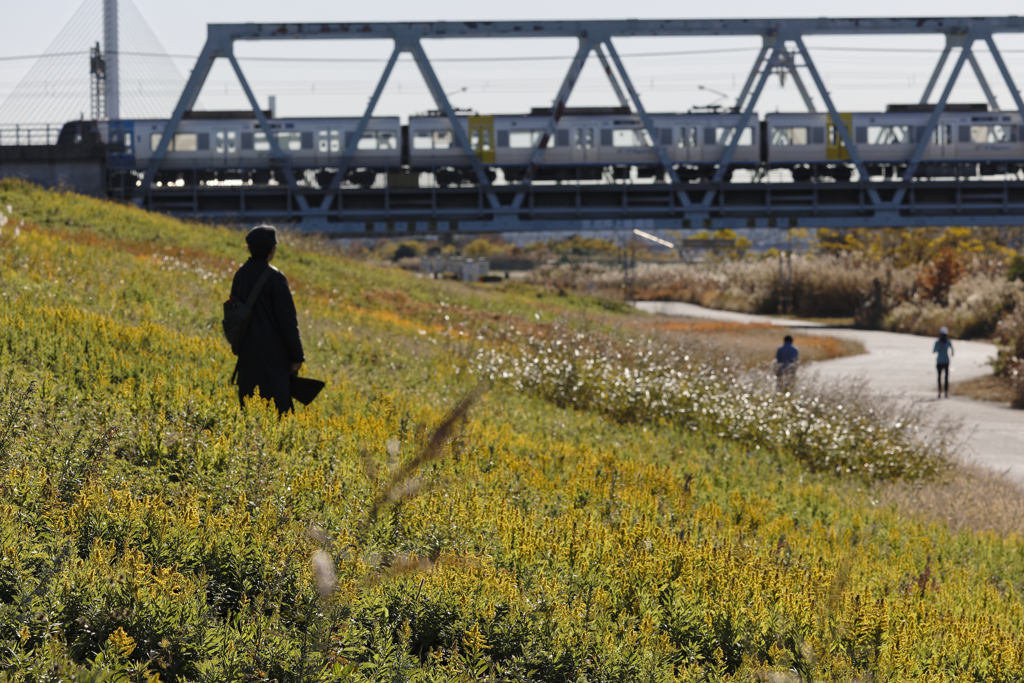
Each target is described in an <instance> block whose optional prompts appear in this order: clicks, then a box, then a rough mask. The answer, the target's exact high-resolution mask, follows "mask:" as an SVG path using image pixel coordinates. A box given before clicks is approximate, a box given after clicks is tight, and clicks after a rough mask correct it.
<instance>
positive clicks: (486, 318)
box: [0, 181, 1024, 682]
mask: <svg viewBox="0 0 1024 683" xmlns="http://www.w3.org/2000/svg"><path fill="white" fill-rule="evenodd" d="M7 204H10V205H12V207H13V217H12V219H11V221H9V222H8V223H7V225H6V226H4V227H3V228H2V234H0V371H2V382H3V384H2V391H3V394H2V396H0V552H2V556H3V561H2V566H0V672H3V673H2V674H0V675H3V676H6V677H9V678H12V679H16V680H42V679H43V678H44V677H47V676H48V677H49V678H50V679H51V680H53V679H58V678H64V679H71V678H79V679H82V680H85V679H88V680H106V679H107V678H109V679H111V680H114V679H120V680H123V675H124V674H125V673H126V674H127V675H128V676H130V677H131V678H133V679H139V680H143V679H146V678H147V677H156V676H159V677H160V679H161V680H225V681H226V680H269V679H277V680H382V679H385V678H387V679H397V678H403V677H411V678H412V679H414V680H437V681H448V680H452V681H454V680H477V679H482V678H485V677H486V678H488V679H489V680H510V681H511V680H548V681H563V680H579V681H582V680H622V681H627V680H629V681H634V680H708V681H745V680H751V679H762V680H773V681H784V680H792V681H796V680H800V679H798V678H797V676H798V675H799V676H800V677H802V680H804V681H808V680H816V681H853V680H861V681H866V680H876V681H882V680H893V681H897V680H898V681H922V682H923V681H954V680H956V681H960V680H990V681H1006V682H1009V681H1019V680H1021V678H1022V677H1024V647H1022V642H1021V636H1020V634H1021V632H1022V631H1024V612H1022V609H1021V602H1020V597H1019V596H1020V594H1021V591H1022V588H1024V586H1022V585H1021V584H1022V582H1024V580H1022V577H1024V571H1022V570H1024V542H1022V540H1021V539H1020V537H1019V536H1017V535H1014V534H1012V533H1011V534H1008V535H997V534H995V533H993V532H978V531H972V530H970V529H962V530H959V531H956V532H954V531H951V530H950V526H949V525H948V524H946V523H944V522H941V521H929V520H927V519H920V518H915V517H911V516H909V515H908V514H906V513H905V512H904V510H905V507H906V506H905V505H901V504H879V503H878V500H879V499H880V497H881V496H882V495H883V494H884V495H886V496H889V494H890V492H891V491H892V490H893V487H899V486H901V485H902V484H901V483H900V482H902V481H916V480H918V478H920V477H941V476H943V475H944V474H948V469H947V467H946V466H945V464H944V463H943V460H942V458H941V457H940V456H941V452H940V451H939V450H929V449H925V448H921V447H919V446H915V445H914V444H913V443H911V442H909V441H908V440H907V438H908V435H907V432H906V428H905V426H904V425H902V424H900V423H899V422H897V420H899V419H900V418H899V417H898V416H893V415H886V414H879V412H877V411H876V412H874V413H870V412H867V411H866V410H864V409H862V408H861V407H859V406H856V405H852V406H851V405H845V406H840V405H838V404H837V403H835V402H832V401H829V400H828V397H827V396H810V395H799V396H792V397H780V396H775V395H772V394H766V393H763V392H760V391H759V390H758V387H757V386H754V385H751V384H749V383H748V382H747V380H746V379H744V378H743V377H741V376H740V375H739V374H737V372H736V370H737V368H736V366H735V365H729V364H726V363H723V362H721V359H716V358H715V357H714V352H713V350H709V349H706V348H704V349H702V348H699V344H697V343H696V342H695V341H694V338H693V337H684V338H682V340H681V339H680V338H679V337H678V336H673V335H672V333H671V331H660V332H652V333H651V334H646V333H644V331H643V329H641V328H642V326H643V325H644V324H646V323H638V322H635V321H637V320H639V319H640V318H639V316H636V315H635V314H632V313H626V312H621V311H615V310H608V307H607V305H605V304H601V303H600V302H598V301H596V300H593V299H587V298H585V297H572V296H567V297H559V296H551V295H547V294H545V293H543V292H539V291H536V290H533V289H530V288H524V287H520V288H510V289H509V290H508V291H502V292H495V291H489V290H486V289H484V288H481V287H476V286H466V285H461V284H459V283H452V282H435V281H428V280H421V279H416V278H414V277H412V276H410V275H407V274H404V273H401V272H396V271H389V270H383V269H376V268H372V267H367V266H363V265H360V264H358V263H354V262H351V261H347V260H344V259H341V258H338V257H337V256H335V255H334V254H333V253H332V252H331V250H330V249H328V248H326V247H325V246H323V245H319V244H317V243H316V242H315V241H311V240H297V239H291V240H289V243H288V244H287V245H286V246H284V247H282V249H281V250H280V255H279V260H278V261H277V262H276V264H277V265H278V266H279V267H280V268H281V269H282V270H283V271H284V272H285V273H286V274H287V275H288V277H289V280H290V283H291V285H292V287H293V290H294V293H295V296H296V300H297V304H298V308H299V312H300V323H301V325H302V333H303V335H304V339H305V344H306V346H307V349H308V351H307V355H308V358H309V361H308V374H309V375H311V376H316V377H321V378H324V379H326V380H327V381H328V383H329V385H328V389H327V390H325V393H324V395H322V396H321V398H320V399H318V400H317V402H316V403H314V404H313V405H312V406H310V407H309V408H305V409H300V410H299V411H298V413H297V414H296V415H294V416H290V417H286V418H285V419H284V420H281V421H278V420H277V419H276V415H274V414H273V413H272V412H270V411H268V410H267V409H266V408H265V407H260V406H253V407H251V408H249V409H247V410H246V411H244V412H242V411H239V410H238V407H237V402H236V399H235V397H234V395H233V393H232V390H231V388H230V387H228V386H227V383H226V379H227V377H228V375H229V374H230V369H231V364H232V360H233V359H232V357H231V356H230V353H229V351H228V350H227V348H226V344H225V343H224V342H223V341H222V340H221V339H220V334H219V330H218V320H219V315H218V309H219V304H220V301H222V300H223V298H224V296H225V293H226V291H227V288H228V285H229V281H230V276H231V274H232V272H233V270H234V268H235V267H236V263H235V261H238V260H240V259H241V257H242V254H243V252H242V249H241V248H240V245H241V239H240V235H239V234H238V233H237V232H232V231H229V230H226V229H216V228H208V227H203V226H192V225H186V224H182V223H179V222H176V221H173V220H170V219H167V218H163V217H160V216H153V215H148V214H145V213H143V212H141V211H137V210H134V209H128V208H123V207H117V206H113V205H109V204H104V203H100V202H96V201H93V200H89V199H83V198H80V197H75V196H70V195H61V194H54V193H46V192H42V191H39V190H37V189H34V188H30V187H27V186H24V185H21V184H18V183H12V182H9V181H4V182H3V183H0V205H7ZM22 220H24V223H23V224H22V223H21V221H22ZM638 326H639V327H638ZM691 343H693V345H694V349H695V350H694V351H693V355H692V357H691V354H690V353H689V352H688V350H689V347H688V346H687V345H688V344H691ZM491 377H493V379H490V378H491ZM481 379H484V382H483V383H482V384H481V383H480V382H481ZM474 387H482V388H484V389H487V391H485V392H483V393H482V394H481V393H480V392H479V391H474ZM465 397H468V399H467V400H466V401H463V399H464V398H465ZM475 398H477V399H478V400H476V401H475V403H474V399H475ZM460 401H462V403H461V406H462V408H464V410H463V409H454V407H455V406H456V405H457V404H460ZM466 411H468V412H466ZM883 484H884V486H883ZM87 671H88V673H86V672H87Z"/></svg>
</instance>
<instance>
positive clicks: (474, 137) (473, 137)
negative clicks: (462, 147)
mask: <svg viewBox="0 0 1024 683" xmlns="http://www.w3.org/2000/svg"><path fill="white" fill-rule="evenodd" d="M469 146H470V148H471V149H480V131H479V130H477V129H476V128H474V129H472V130H471V131H469Z"/></svg>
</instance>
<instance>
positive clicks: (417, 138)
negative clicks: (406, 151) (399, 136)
mask: <svg viewBox="0 0 1024 683" xmlns="http://www.w3.org/2000/svg"><path fill="white" fill-rule="evenodd" d="M433 139H434V134H433V133H431V132H430V131H429V130H418V131H416V132H415V133H413V136H412V148H413V149H431V148H433V146H434V143H433Z"/></svg>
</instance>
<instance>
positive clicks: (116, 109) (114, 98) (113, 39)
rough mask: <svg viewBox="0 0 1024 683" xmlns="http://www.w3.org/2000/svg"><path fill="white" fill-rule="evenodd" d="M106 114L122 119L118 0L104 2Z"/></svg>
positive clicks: (112, 117) (110, 117) (104, 87)
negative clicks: (119, 87) (119, 88)
mask: <svg viewBox="0 0 1024 683" xmlns="http://www.w3.org/2000/svg"><path fill="white" fill-rule="evenodd" d="M103 52H104V78H103V100H104V105H105V106H104V107H103V109H104V113H105V114H106V117H107V118H108V119H111V120H114V119H119V118H121V107H120V101H119V98H120V95H119V91H118V68H117V67H118V43H117V0H103Z"/></svg>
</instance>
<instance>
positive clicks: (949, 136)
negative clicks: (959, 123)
mask: <svg viewBox="0 0 1024 683" xmlns="http://www.w3.org/2000/svg"><path fill="white" fill-rule="evenodd" d="M922 128H924V126H922ZM954 144H955V143H954V142H953V126H952V125H951V124H949V123H945V122H943V121H942V120H941V119H940V120H939V123H938V125H936V126H935V130H933V131H932V139H931V140H929V141H928V149H927V150H926V151H925V158H931V159H955V158H956V147H955V146H954Z"/></svg>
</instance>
